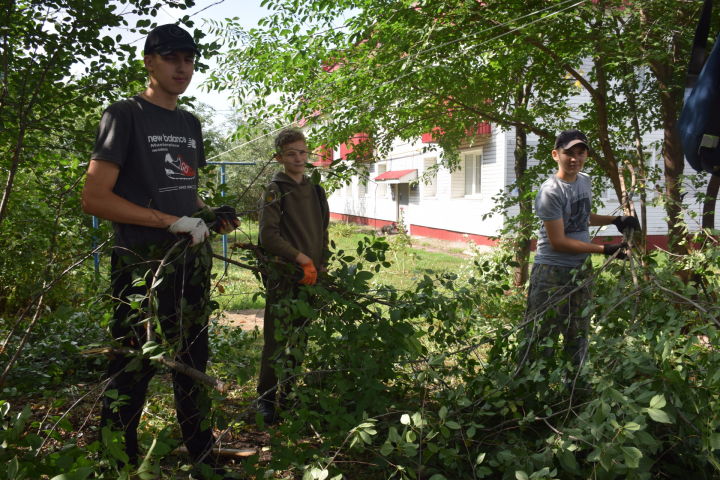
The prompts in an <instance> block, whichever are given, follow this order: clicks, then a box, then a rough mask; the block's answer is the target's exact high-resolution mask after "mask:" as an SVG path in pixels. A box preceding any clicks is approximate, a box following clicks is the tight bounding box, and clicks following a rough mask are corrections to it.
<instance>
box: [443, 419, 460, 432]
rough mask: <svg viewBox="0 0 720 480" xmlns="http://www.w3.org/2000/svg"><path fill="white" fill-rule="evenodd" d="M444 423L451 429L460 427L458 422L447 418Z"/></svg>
mask: <svg viewBox="0 0 720 480" xmlns="http://www.w3.org/2000/svg"><path fill="white" fill-rule="evenodd" d="M445 425H446V426H447V427H448V428H450V429H452V430H460V428H461V427H460V424H459V423H457V422H455V421H453V420H448V421H447V422H445Z"/></svg>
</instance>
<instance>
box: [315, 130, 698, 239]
mask: <svg viewBox="0 0 720 480" xmlns="http://www.w3.org/2000/svg"><path fill="white" fill-rule="evenodd" d="M365 138H366V137H363V136H362V135H359V136H356V137H355V138H353V139H351V141H349V142H348V146H346V145H342V146H341V147H340V148H339V149H338V150H336V151H334V152H330V151H328V150H326V151H325V153H324V155H325V156H324V159H323V160H324V161H323V162H320V165H327V164H328V163H329V161H331V160H332V158H331V157H330V155H333V156H335V158H337V156H339V157H340V158H342V159H345V158H346V156H347V153H348V151H351V149H352V148H353V145H358V143H360V142H362V141H363V140H364V139H365ZM660 140H662V136H661V133H660V132H658V133H656V134H653V135H649V136H648V137H646V138H645V144H646V148H647V151H648V155H649V166H650V167H653V166H656V167H661V166H662V158H661V155H660V151H659V147H658V145H659V144H660ZM432 142H433V139H432V135H431V134H426V135H423V137H422V138H418V139H417V140H416V141H415V142H411V143H401V142H397V143H396V144H394V145H393V148H392V150H391V152H390V153H389V154H388V155H387V157H386V158H383V159H381V160H379V161H376V162H375V163H368V164H364V165H363V167H364V168H365V169H366V173H365V175H357V176H355V177H354V178H353V179H352V182H351V183H350V184H349V185H346V186H344V187H342V188H341V189H339V190H337V191H335V192H333V193H332V194H331V195H330V197H329V203H330V211H331V218H333V219H334V220H342V221H349V222H354V223H358V224H362V225H369V226H371V227H373V228H376V229H380V228H381V227H382V226H384V225H389V224H392V223H393V222H398V223H399V222H403V224H404V225H405V226H406V228H407V229H408V230H409V233H410V234H411V235H414V236H424V237H432V238H438V239H445V240H449V241H468V240H472V241H473V242H475V243H476V244H478V245H495V244H496V243H497V239H496V237H497V236H498V234H499V233H500V231H501V229H502V227H503V222H505V221H507V220H506V218H505V217H504V216H503V215H498V214H496V215H491V216H489V217H487V218H485V219H483V217H484V216H485V215H486V214H489V213H490V212H491V210H492V209H493V207H494V206H495V201H494V197H495V196H496V195H498V194H499V193H500V192H501V191H503V190H506V189H507V188H508V187H509V186H510V185H512V184H513V182H514V181H515V170H514V162H515V160H514V146H515V138H514V132H513V131H506V130H503V129H501V128H499V127H497V126H495V125H490V124H487V123H482V124H480V125H479V127H478V131H477V135H475V137H474V138H473V139H471V141H469V142H468V144H467V145H466V146H465V148H462V149H461V151H460V168H458V169H457V170H455V171H450V170H448V169H447V168H446V167H444V166H439V167H438V166H437V164H438V163H439V158H440V153H441V151H440V150H439V149H438V151H433V152H429V151H426V150H427V149H426V148H425V147H427V146H428V144H430V143H432ZM528 143H529V146H534V145H536V144H537V138H534V137H532V136H529V138H528ZM438 148H439V147H438ZM529 164H530V165H533V164H537V161H536V160H533V159H530V161H529ZM363 176H364V177H365V178H362V177H363ZM652 187H653V188H661V185H654V186H652ZM656 195H657V194H655V193H652V192H651V193H649V194H648V203H649V202H650V200H652V199H653V198H654V197H655V196H656ZM688 198H694V196H691V195H689V196H688V197H686V200H687V199H688ZM601 200H602V201H603V202H604V204H605V206H604V207H602V208H598V209H597V213H600V214H606V215H619V214H622V212H621V209H620V206H619V202H618V200H617V198H616V197H615V193H614V191H612V189H610V188H608V190H607V191H605V192H604V193H603V195H601ZM635 206H636V209H638V211H639V201H638V199H635ZM516 208H517V207H516ZM691 210H692V211H694V212H696V213H700V212H701V211H702V205H701V203H700V202H697V201H696V202H695V203H693V204H692V205H691ZM509 213H510V217H512V216H513V214H515V213H517V210H515V211H514V212H513V211H510V212H509ZM665 216H666V214H665V210H664V208H663V206H662V205H657V206H650V205H648V207H647V217H648V218H647V222H648V231H647V234H648V243H649V244H650V245H656V246H660V247H666V246H667V235H666V234H667V223H666V222H665ZM687 221H688V224H689V226H690V228H691V230H697V229H698V228H699V224H700V220H699V217H695V218H692V214H689V215H688V218H687ZM595 231H597V229H595ZM617 235H618V232H617V231H616V229H615V228H614V227H602V231H600V232H599V236H602V237H607V236H611V237H616V236H617Z"/></svg>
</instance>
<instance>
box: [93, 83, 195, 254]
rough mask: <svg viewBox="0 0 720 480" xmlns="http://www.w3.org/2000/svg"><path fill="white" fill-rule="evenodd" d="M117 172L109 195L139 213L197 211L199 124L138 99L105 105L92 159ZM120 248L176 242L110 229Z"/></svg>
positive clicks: (144, 230)
mask: <svg viewBox="0 0 720 480" xmlns="http://www.w3.org/2000/svg"><path fill="white" fill-rule="evenodd" d="M91 158H93V159H97V160H104V161H107V162H112V163H114V164H116V165H118V166H119V167H120V172H119V174H118V178H117V182H116V183H115V188H114V189H113V192H114V193H115V194H117V195H119V196H121V197H123V198H125V199H127V200H129V201H131V202H133V203H135V204H137V205H140V206H141V207H147V208H154V209H156V210H160V211H161V212H164V213H169V214H171V215H176V216H179V217H180V216H184V215H192V214H193V213H194V212H195V211H196V210H197V209H198V204H197V186H198V173H197V172H198V168H199V167H203V166H205V151H204V149H203V140H202V131H201V127H200V122H199V121H198V119H197V118H195V117H194V116H193V115H192V114H191V113H189V112H186V111H184V110H181V109H179V108H177V109H175V110H168V109H166V108H162V107H159V106H157V105H154V104H152V103H150V102H148V101H146V100H144V99H143V98H141V97H139V96H135V97H132V98H130V99H127V100H122V101H120V102H117V103H114V104H112V105H110V106H109V107H108V108H107V110H105V112H104V113H103V116H102V119H101V120H100V127H99V129H98V134H97V138H96V140H95V148H94V149H93V153H92V157H91ZM113 226H114V228H115V244H116V245H117V246H121V247H128V248H129V247H133V246H138V245H149V244H163V243H165V242H174V241H175V240H177V238H176V237H175V236H174V235H173V234H171V233H169V232H168V231H167V230H165V229H161V228H151V227H142V226H140V225H130V224H122V223H115V224H113Z"/></svg>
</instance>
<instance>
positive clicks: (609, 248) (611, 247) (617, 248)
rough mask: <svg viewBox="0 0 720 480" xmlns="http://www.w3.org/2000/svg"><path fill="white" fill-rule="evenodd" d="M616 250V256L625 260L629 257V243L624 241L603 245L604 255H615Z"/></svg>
mask: <svg viewBox="0 0 720 480" xmlns="http://www.w3.org/2000/svg"><path fill="white" fill-rule="evenodd" d="M615 252H617V256H616V257H615V258H618V259H620V260H625V259H626V258H627V243H625V242H623V243H613V244H605V245H603V255H607V256H608V257H609V256H611V255H614V254H615Z"/></svg>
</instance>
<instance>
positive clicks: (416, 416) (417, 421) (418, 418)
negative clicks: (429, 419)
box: [412, 412, 423, 427]
mask: <svg viewBox="0 0 720 480" xmlns="http://www.w3.org/2000/svg"><path fill="white" fill-rule="evenodd" d="M412 422H413V425H415V426H416V427H422V424H423V419H422V415H421V414H420V412H415V413H413V416H412Z"/></svg>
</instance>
